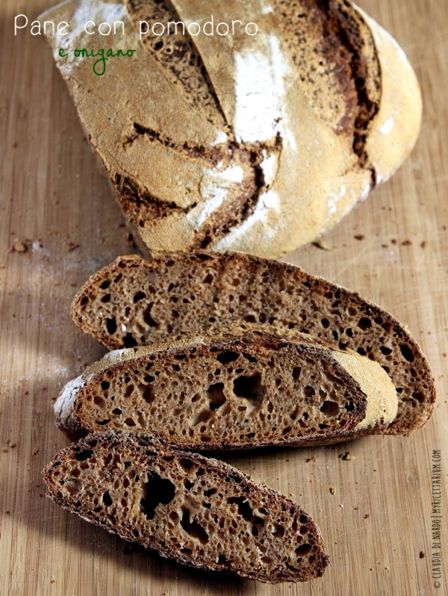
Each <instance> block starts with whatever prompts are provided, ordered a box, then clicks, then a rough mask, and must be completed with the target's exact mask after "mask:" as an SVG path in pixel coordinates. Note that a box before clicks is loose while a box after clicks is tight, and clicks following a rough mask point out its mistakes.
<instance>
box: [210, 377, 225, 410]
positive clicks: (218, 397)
mask: <svg viewBox="0 0 448 596" xmlns="http://www.w3.org/2000/svg"><path fill="white" fill-rule="evenodd" d="M207 397H208V401H209V407H210V410H217V409H218V408H220V407H221V406H222V405H223V404H224V403H225V401H226V396H225V395H224V384H223V383H215V384H214V385H210V387H209V388H208V389H207Z"/></svg>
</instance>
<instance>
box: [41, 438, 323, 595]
mask: <svg viewBox="0 0 448 596" xmlns="http://www.w3.org/2000/svg"><path fill="white" fill-rule="evenodd" d="M44 479H45V483H46V485H47V496H48V497H50V498H51V499H52V500H53V501H55V502H56V503H57V504H58V505H61V506H62V507H64V508H65V509H68V510H69V511H71V512H73V513H76V514H77V515H79V516H80V517H82V518H83V519H85V520H86V521H89V522H91V523H93V524H96V525H98V526H100V527H102V528H104V529H106V530H108V531H109V532H111V533H113V534H118V535H119V536H120V537H121V538H124V539H125V540H129V541H132V542H137V543H139V544H141V545H143V546H145V547H150V548H153V549H156V550H157V551H158V552H159V553H160V555H161V556H162V557H169V558H172V559H175V560H177V561H178V562H179V563H184V564H186V565H191V566H194V567H199V568H201V569H209V570H219V571H223V570H224V571H231V572H233V573H236V574H238V575H240V576H243V577H248V578H250V579H256V580H260V581H264V582H271V583H276V582H286V581H291V582H296V581H305V580H309V579H313V578H315V577H319V576H321V575H322V574H323V572H324V570H325V567H326V565H327V563H328V558H327V555H326V554H325V552H324V547H323V543H322V538H321V536H320V533H319V530H318V528H317V527H316V525H315V523H314V522H313V520H312V519H311V517H310V516H309V515H308V514H307V513H305V511H303V509H301V508H300V507H298V506H297V505H295V504H294V503H293V502H292V501H290V500H289V499H287V498H286V497H284V496H282V495H280V494H278V493H276V492H274V491H273V490H271V489H269V488H267V487H265V486H260V485H257V484H255V483H254V482H252V481H251V480H250V479H249V478H248V477H247V476H245V475H244V474H242V473H241V472H239V471H238V470H236V469H235V468H233V467H232V466H230V465H228V464H225V463H223V462H220V461H217V460H214V459H207V458H205V457H202V456H200V455H197V454H193V453H187V452H183V451H179V450H176V449H172V448H170V447H168V446H166V445H164V444H163V443H160V442H158V441H154V440H151V439H149V438H148V437H147V436H142V435H140V434H138V433H124V432H108V433H99V434H92V435H89V436H88V437H86V438H85V439H84V440H81V441H80V442H79V443H77V444H76V445H73V446H71V447H67V448H65V449H63V450H62V451H60V452H59V453H58V454H57V455H56V457H55V458H54V459H53V461H52V462H51V463H50V464H49V465H48V466H47V468H46V469H45V470H44Z"/></svg>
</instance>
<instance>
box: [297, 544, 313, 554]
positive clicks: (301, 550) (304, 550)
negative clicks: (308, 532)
mask: <svg viewBox="0 0 448 596" xmlns="http://www.w3.org/2000/svg"><path fill="white" fill-rule="evenodd" d="M311 548H312V546H311V544H308V543H307V542H306V543H305V544H301V545H300V546H298V547H297V548H296V555H297V556H298V557H304V556H306V555H308V554H309V553H310V552H311Z"/></svg>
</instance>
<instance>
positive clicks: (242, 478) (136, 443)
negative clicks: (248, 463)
mask: <svg viewBox="0 0 448 596" xmlns="http://www.w3.org/2000/svg"><path fill="white" fill-rule="evenodd" d="M92 442H95V443H96V444H98V443H103V444H104V443H106V444H108V443H112V442H113V443H115V444H121V445H122V446H123V448H126V447H132V446H133V447H135V448H139V447H143V448H147V447H150V448H151V447H152V448H154V449H155V451H156V452H157V454H158V455H162V456H174V457H175V458H182V457H183V456H187V457H188V458H189V459H192V460H194V461H196V462H198V463H200V464H201V465H202V466H203V467H204V468H205V469H207V470H210V469H215V470H219V471H221V472H224V473H225V474H227V475H228V476H229V477H230V478H231V479H232V480H234V481H235V480H237V482H238V484H239V486H245V487H247V488H248V489H250V490H253V491H256V492H260V491H262V492H263V493H264V494H266V495H268V496H269V498H270V500H272V501H277V502H278V501H280V502H281V503H284V504H285V506H286V507H288V508H289V509H292V508H294V510H296V511H297V513H298V514H299V515H301V514H305V515H307V517H308V518H309V526H310V531H311V532H312V534H313V543H314V544H316V545H318V547H319V554H320V560H318V561H317V563H316V568H315V573H314V575H313V576H312V577H305V578H304V577H294V576H291V575H289V576H288V577H283V576H281V574H279V575H278V576H277V577H266V576H258V575H254V574H253V573H251V572H250V570H245V569H227V571H229V572H232V573H236V574H237V575H239V576H240V577H244V578H248V579H252V580H258V581H262V582H266V583H277V582H281V581H306V580H309V579H313V578H315V577H320V576H321V575H322V574H323V573H324V571H325V568H326V566H327V565H328V556H327V555H326V554H325V552H324V545H323V540H322V536H321V534H320V532H319V529H318V528H317V526H316V525H315V523H314V522H313V520H312V519H311V518H310V517H309V515H308V514H307V513H306V512H305V511H303V509H301V508H300V507H299V506H298V505H296V504H295V503H293V502H292V501H291V500H290V499H288V498H287V497H285V496H283V495H281V494H279V493H277V492H276V491H274V490H272V489H270V488H269V487H267V486H264V485H259V484H256V483H255V482H253V481H252V480H251V479H250V478H249V477H248V476H246V475H245V474H243V473H242V472H240V471H239V470H237V469H236V468H234V467H233V466H230V465H229V464H226V463H224V462H222V461H218V460H215V459H209V458H206V457H204V456H201V455H199V454H195V453H191V452H185V451H181V450H178V449H176V448H173V447H171V446H168V445H166V444H165V443H163V442H161V441H158V440H154V439H151V438H149V437H148V436H146V435H142V434H138V433H132V434H131V433H125V432H114V431H111V432H107V433H92V434H90V435H88V436H87V437H85V438H84V439H81V440H80V441H79V442H78V443H77V444H76V445H72V446H70V447H66V448H64V449H62V450H61V451H59V453H57V454H56V456H55V457H54V459H53V461H52V462H51V463H50V464H48V465H47V466H46V467H45V469H44V470H43V472H42V474H43V479H44V481H45V484H46V488H47V492H46V496H47V497H48V498H50V499H51V500H52V501H54V502H55V503H57V504H58V505H60V506H61V507H63V508H64V509H66V510H67V511H70V512H71V513H75V514H77V515H80V516H81V517H82V518H83V519H85V520H86V521H88V522H90V523H92V524H94V525H97V526H99V527H101V528H103V529H105V530H107V531H108V532H110V533H111V534H118V536H120V537H121V538H123V539H124V540H127V541H129V542H136V541H135V538H133V537H132V536H131V535H130V534H125V533H124V532H123V531H122V532H120V531H119V530H117V529H116V528H114V527H111V526H107V525H106V524H103V523H100V522H99V521H98V519H96V518H95V515H94V514H93V513H90V515H89V514H86V512H83V513H81V511H80V509H82V505H79V506H78V507H76V506H75V505H72V504H69V503H67V502H66V501H65V500H64V499H63V498H61V496H60V495H58V491H57V488H56V486H55V483H54V482H53V480H52V472H53V469H54V468H55V466H57V465H58V464H60V463H62V462H64V461H66V460H67V459H70V457H71V456H72V453H73V449H81V450H82V449H89V448H91V447H92ZM138 543H139V544H141V545H142V546H144V547H146V548H152V545H151V544H150V543H147V542H146V543H145V541H138ZM158 552H159V554H160V556H162V557H164V558H171V559H174V560H175V561H177V562H178V563H181V564H183V565H187V566H190V567H196V568H199V569H207V570H210V571H222V570H223V566H222V565H221V566H218V565H216V566H214V567H212V566H210V567H209V566H205V565H201V564H198V563H197V561H195V560H192V559H191V558H188V557H186V556H182V554H181V553H180V552H178V551H173V550H171V549H168V548H167V549H166V550H159V551H158Z"/></svg>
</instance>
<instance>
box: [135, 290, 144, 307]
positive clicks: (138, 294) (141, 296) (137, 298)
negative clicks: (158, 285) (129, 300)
mask: <svg viewBox="0 0 448 596" xmlns="http://www.w3.org/2000/svg"><path fill="white" fill-rule="evenodd" d="M144 298H146V294H145V292H136V293H135V294H134V304H136V303H137V302H140V300H143V299H144Z"/></svg>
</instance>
